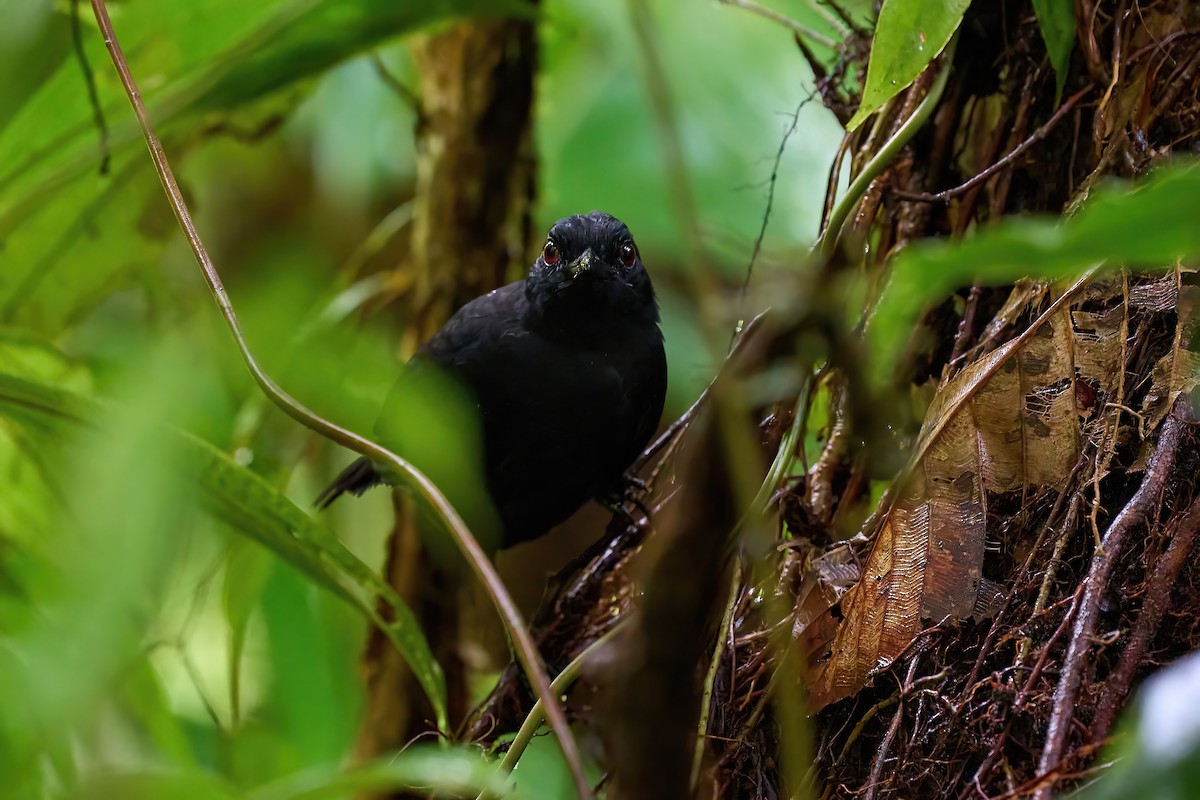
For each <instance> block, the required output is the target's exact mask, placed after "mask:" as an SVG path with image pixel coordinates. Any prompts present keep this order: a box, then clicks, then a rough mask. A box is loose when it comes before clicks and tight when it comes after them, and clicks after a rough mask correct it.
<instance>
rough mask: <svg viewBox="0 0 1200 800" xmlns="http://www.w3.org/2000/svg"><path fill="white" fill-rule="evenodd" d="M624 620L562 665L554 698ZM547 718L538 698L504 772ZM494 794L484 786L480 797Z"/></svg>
mask: <svg viewBox="0 0 1200 800" xmlns="http://www.w3.org/2000/svg"><path fill="white" fill-rule="evenodd" d="M625 622H626V620H621V621H620V622H618V623H617V624H616V625H614V626H613V627H612V628H610V629H609V630H608V631H606V632H605V634H604V635H603V636H601V637H600V638H598V639H597V640H596V641H594V642H592V643H591V644H589V645H588V646H587V647H585V648H584V649H583V651H582V652H580V654H579V655H577V656H575V658H573V659H571V662H570V663H569V664H567V666H565V667H563V671H562V672H560V673H558V675H557V676H555V678H554V680H553V681H552V682H551V683H550V688H551V689H553V690H554V696H555V697H559V696H561V695H562V694H564V693H565V692H566V691H567V690H568V689H570V688H571V686H572V685H573V684H574V683H575V681H577V680H579V676H580V675H581V674H582V673H583V667H584V665H585V664H586V663H587V662H588V659H590V658H591V657H592V656H593V655H595V654H596V653H597V652H599V651H600V650H601V649H602V648H603V647H604V646H605V645H607V644H608V643H609V642H611V641H612V640H613V637H615V636H616V635H617V632H618V631H620V630H622V629H623V628H624V627H625ZM545 719H546V706H545V704H543V703H542V701H541V700H538V701H537V702H536V703H534V704H533V708H531V709H529V714H528V715H526V717H525V721H524V722H522V723H521V727H520V729H519V730H518V731H517V735H516V736H514V737H513V740H512V743H511V744H510V745H509V747H508V750H507V752H505V754H504V758H503V759H502V760H501V761H500V767H499V770H500V774H501V775H510V774H511V773H512V771H513V770H514V769H516V767H517V762H518V761H520V760H521V756H522V755H523V754H524V752H525V749H526V748H527V747H529V743H530V742H531V741H533V736H534V734H536V733H537V730H538V728H540V727H541V725H542V722H543V721H544V720H545ZM492 797H494V795H493V794H492V793H491V792H490V791H488V790H486V789H485V790H484V791H482V792H480V793H479V797H478V800H488V799H489V798H492Z"/></svg>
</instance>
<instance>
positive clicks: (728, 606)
mask: <svg viewBox="0 0 1200 800" xmlns="http://www.w3.org/2000/svg"><path fill="white" fill-rule="evenodd" d="M741 591H742V560H741V559H740V558H735V559H734V560H733V574H732V575H730V576H729V597H728V599H727V600H726V602H725V611H724V612H723V613H722V614H721V624H720V625H718V626H717V635H716V637H715V641H714V642H713V652H712V658H711V659H710V660H709V662H708V670H707V671H706V672H705V675H704V692H703V693H702V694H701V696H700V720H699V722H698V723H697V724H696V749H695V750H693V751H692V777H691V780H690V781H689V782H688V786H689V787H690V788H691V791H692V792H693V794H694V793H695V791H696V787H697V786H698V785H699V783H700V767H701V766H702V765H703V763H704V750H705V744H706V743H707V741H708V721H709V718H710V716H711V715H712V696H713V687H714V686H715V685H716V683H717V672H718V671H719V670H720V667H721V656H722V655H724V653H725V648H726V644H728V647H729V651H730V653H732V652H733V650H734V648H735V647H736V643H735V642H734V640H733V624H732V621H733V614H734V609H735V608H736V607H737V604H738V598H739V597H740V595H741ZM727 632H728V635H729V638H728V639H726V638H725V637H726V633H727ZM733 679H734V672H733V670H730V679H729V680H730V683H731V684H732V683H733Z"/></svg>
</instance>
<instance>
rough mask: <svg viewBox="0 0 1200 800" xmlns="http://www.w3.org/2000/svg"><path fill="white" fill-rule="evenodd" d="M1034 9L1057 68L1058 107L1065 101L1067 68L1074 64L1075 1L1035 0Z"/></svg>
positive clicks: (1055, 81) (1056, 94) (1049, 52)
mask: <svg viewBox="0 0 1200 800" xmlns="http://www.w3.org/2000/svg"><path fill="white" fill-rule="evenodd" d="M1033 10H1034V11H1035V12H1036V13H1037V18H1038V27H1039V28H1041V30H1042V39H1043V40H1044V41H1045V42H1046V53H1047V54H1048V55H1049V56H1050V65H1051V66H1052V67H1054V102H1055V104H1057V103H1058V102H1059V101H1061V100H1062V93H1063V85H1064V84H1065V83H1066V81H1067V67H1069V66H1070V65H1071V51H1072V50H1073V49H1074V48H1075V0H1033Z"/></svg>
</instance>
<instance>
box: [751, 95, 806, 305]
mask: <svg viewBox="0 0 1200 800" xmlns="http://www.w3.org/2000/svg"><path fill="white" fill-rule="evenodd" d="M813 97H814V94H811V93H810V94H809V95H808V97H805V98H804V99H803V100H801V101H800V105H798V106H796V110H795V111H794V112H792V119H791V121H790V122H789V123H788V126H787V128H786V129H784V131H783V137H782V138H781V139H780V140H779V149H777V150H776V151H775V163H774V164H772V165H771V177H770V179H769V180H768V181H767V207H766V208H765V209H764V210H763V217H762V224H761V225H760V226H759V228H758V236H757V237H756V238H755V239H754V249H753V250H752V251H751V252H750V263H749V264H747V265H746V277H745V278H743V279H742V297H743V298H744V297H745V296H746V289H747V288H748V287H749V286H750V279H751V278H752V277H753V276H754V262H756V261H757V260H758V256H759V254H760V253H761V252H762V246H763V240H764V239H766V238H767V225H768V224H770V222H771V209H772V208H773V207H774V205H775V184H776V183H777V182H778V179H779V165H780V163H782V162H783V151H784V150H785V149H786V148H787V143H788V139H790V138H792V134H793V133H795V132H796V124H797V123H798V122H800V110H801V109H802V108H804V105H805V103H807V102H808V101H809V100H812V99H813Z"/></svg>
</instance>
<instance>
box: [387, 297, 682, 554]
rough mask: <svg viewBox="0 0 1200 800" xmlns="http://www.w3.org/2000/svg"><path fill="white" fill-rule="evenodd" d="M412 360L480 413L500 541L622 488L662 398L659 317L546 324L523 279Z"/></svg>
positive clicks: (458, 317) (522, 536)
mask: <svg viewBox="0 0 1200 800" xmlns="http://www.w3.org/2000/svg"><path fill="white" fill-rule="evenodd" d="M594 321H595V320H593V322H594ZM580 330H586V333H585V334H584V335H580ZM415 360H416V361H419V362H427V363H432V364H436V365H437V366H438V367H440V368H441V369H442V370H444V371H445V372H447V373H448V374H450V375H451V376H453V377H454V378H455V379H457V380H458V381H459V382H460V383H461V384H462V386H464V387H465V389H466V390H467V392H468V393H469V395H470V398H471V400H472V401H473V402H474V405H475V408H476V409H477V410H478V413H479V420H480V423H481V428H480V430H481V437H482V450H483V454H482V456H483V459H482V460H483V471H484V479H485V481H486V485H487V490H488V493H489V494H490V496H491V500H492V502H493V504H494V505H495V507H496V510H497V511H498V512H499V516H500V521H501V524H502V528H503V545H504V546H509V545H512V544H515V543H517V542H520V541H525V540H528V539H532V538H536V537H538V536H541V535H542V534H543V533H545V532H546V531H547V530H548V529H549V528H550V527H552V526H554V525H556V524H558V523H559V522H561V521H563V520H564V519H565V518H566V517H568V516H570V515H571V514H572V513H573V512H574V511H575V510H576V509H577V508H578V507H579V506H580V505H582V504H583V503H584V502H586V501H587V500H588V499H590V498H593V497H597V496H599V495H602V494H605V493H607V492H609V491H611V490H612V489H613V488H614V487H615V486H617V485H618V482H619V481H620V479H621V476H622V473H623V472H624V470H625V469H627V468H628V467H629V465H630V464H631V463H632V461H633V460H634V459H635V458H636V457H637V455H638V453H639V452H640V451H641V449H642V448H643V447H644V446H645V444H646V442H647V441H648V440H649V438H650V437H651V436H652V435H653V433H654V430H655V428H656V427H657V424H658V420H659V417H660V415H661V413H662V407H663V400H664V397H665V394H666V359H665V356H664V353H663V344H662V336H661V334H660V332H659V330H658V326H657V324H656V323H655V322H654V321H652V320H646V319H614V320H612V321H611V324H607V325H588V326H587V327H586V329H583V328H581V329H579V330H575V331H563V330H560V329H557V328H554V327H548V326H539V325H537V324H536V323H535V322H534V321H532V320H531V318H530V314H529V303H528V300H527V298H526V293H525V287H524V281H519V282H517V283H513V284H509V285H508V286H505V287H502V288H500V289H497V290H496V291H494V292H491V293H489V294H487V295H484V296H483V297H480V298H477V299H476V300H474V301H472V302H471V303H468V304H467V305H466V306H464V307H463V308H462V309H460V310H459V312H458V313H457V314H455V315H454V317H452V318H451V320H450V321H449V322H447V324H446V325H445V326H444V327H443V328H442V330H441V331H439V332H438V334H437V335H435V336H434V337H433V338H432V339H430V340H429V342H428V343H427V344H426V345H425V346H424V347H423V348H422V349H421V351H420V353H419V354H418V355H417V357H416V359H415ZM410 369H411V367H410ZM392 405H393V404H392V403H391V402H389V404H388V407H391V406H392ZM387 414H388V411H387V410H386V407H385V419H382V420H381V423H380V426H379V433H380V435H381V437H382V438H383V439H384V444H387V443H388V441H387V438H388V436H387V428H388V426H389V425H391V424H393V422H394V421H393V422H388V421H387V420H386V416H387Z"/></svg>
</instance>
